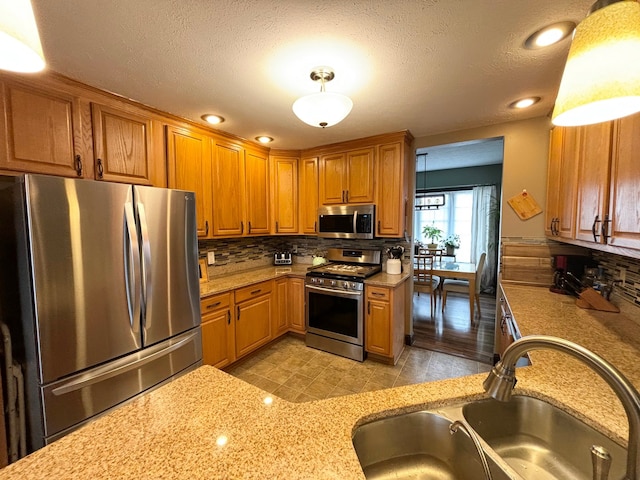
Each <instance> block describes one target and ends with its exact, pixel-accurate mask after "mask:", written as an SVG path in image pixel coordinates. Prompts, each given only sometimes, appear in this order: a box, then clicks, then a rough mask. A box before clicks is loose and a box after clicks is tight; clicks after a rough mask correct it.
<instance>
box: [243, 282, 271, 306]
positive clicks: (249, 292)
mask: <svg viewBox="0 0 640 480" xmlns="http://www.w3.org/2000/svg"><path fill="white" fill-rule="evenodd" d="M272 285H273V284H272V282H271V281H270V280H269V281H268V282H261V283H254V284H253V285H249V286H248V287H244V288H239V289H238V290H236V303H241V302H244V301H245V300H249V299H250V298H254V297H259V296H260V295H265V294H267V293H270V292H271V290H272V288H273V286H272Z"/></svg>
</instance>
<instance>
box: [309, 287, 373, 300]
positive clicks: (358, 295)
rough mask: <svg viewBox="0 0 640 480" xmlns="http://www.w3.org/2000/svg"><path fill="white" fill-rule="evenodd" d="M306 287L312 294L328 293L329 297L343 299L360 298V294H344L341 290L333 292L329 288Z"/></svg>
mask: <svg viewBox="0 0 640 480" xmlns="http://www.w3.org/2000/svg"><path fill="white" fill-rule="evenodd" d="M306 287H307V288H308V289H309V290H311V291H314V292H324V293H329V294H331V295H335V296H337V297H344V298H353V297H361V296H362V292H346V291H342V290H333V289H331V288H323V287H316V286H313V285H306Z"/></svg>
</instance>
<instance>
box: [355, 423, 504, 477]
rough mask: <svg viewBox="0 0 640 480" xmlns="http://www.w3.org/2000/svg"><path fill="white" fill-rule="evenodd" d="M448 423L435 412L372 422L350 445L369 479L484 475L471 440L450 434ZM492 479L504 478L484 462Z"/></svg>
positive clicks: (362, 428)
mask: <svg viewBox="0 0 640 480" xmlns="http://www.w3.org/2000/svg"><path fill="white" fill-rule="evenodd" d="M451 423H452V421H451V420H449V419H448V418H445V417H443V416H441V415H438V414H437V413H435V412H428V411H422V412H415V413H408V414H403V415H398V416H395V417H388V418H384V419H381V420H375V421H373V422H371V423H367V424H364V425H361V426H359V427H357V428H356V429H355V433H354V435H353V446H354V447H355V450H356V453H357V454H358V459H359V460H360V464H361V465H362V469H363V471H364V474H365V476H366V477H367V478H368V479H390V478H393V479H423V478H424V479H426V478H434V479H438V480H448V479H459V480H466V479H468V480H479V479H483V478H484V471H483V468H482V464H481V463H480V459H479V457H478V453H477V451H476V449H475V447H474V444H473V442H472V441H471V439H470V438H469V437H468V436H467V435H466V434H465V433H464V432H462V431H458V432H457V433H455V434H453V435H451V433H450V432H449V425H451ZM487 461H488V462H489V468H490V469H491V473H492V475H493V478H494V480H502V479H508V478H509V477H508V476H507V475H506V474H505V473H504V472H503V471H502V470H501V469H500V468H499V467H498V466H497V465H496V463H495V462H493V460H491V459H490V458H487Z"/></svg>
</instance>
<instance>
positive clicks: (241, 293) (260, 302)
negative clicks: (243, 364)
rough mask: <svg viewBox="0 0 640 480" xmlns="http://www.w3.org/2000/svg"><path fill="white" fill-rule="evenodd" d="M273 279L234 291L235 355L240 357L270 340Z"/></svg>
mask: <svg viewBox="0 0 640 480" xmlns="http://www.w3.org/2000/svg"><path fill="white" fill-rule="evenodd" d="M272 291H273V281H271V280H269V281H267V282H262V283H257V284H254V285H250V286H248V287H244V288H241V289H238V290H236V291H235V304H236V307H235V310H236V357H237V358H240V357H242V356H244V355H246V354H247V353H249V352H251V351H253V350H255V349H256V348H258V347H260V346H262V345H264V344H265V343H267V342H268V341H269V340H271V339H272V338H273V337H272V333H271V322H272V321H273V319H272V316H273V311H274V305H273V304H274V301H273V295H272Z"/></svg>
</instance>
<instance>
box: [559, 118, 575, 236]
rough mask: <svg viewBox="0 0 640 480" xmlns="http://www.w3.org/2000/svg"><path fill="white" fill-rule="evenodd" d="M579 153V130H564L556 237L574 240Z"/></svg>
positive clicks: (572, 128) (570, 128) (569, 128)
mask: <svg viewBox="0 0 640 480" xmlns="http://www.w3.org/2000/svg"><path fill="white" fill-rule="evenodd" d="M579 152H580V129H579V128H577V127H568V128H565V129H564V132H563V139H562V162H561V164H560V175H559V179H558V181H559V187H558V189H559V201H558V222H557V232H558V236H560V237H562V238H570V239H571V238H574V236H575V226H576V222H575V220H576V189H577V183H578V155H579Z"/></svg>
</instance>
